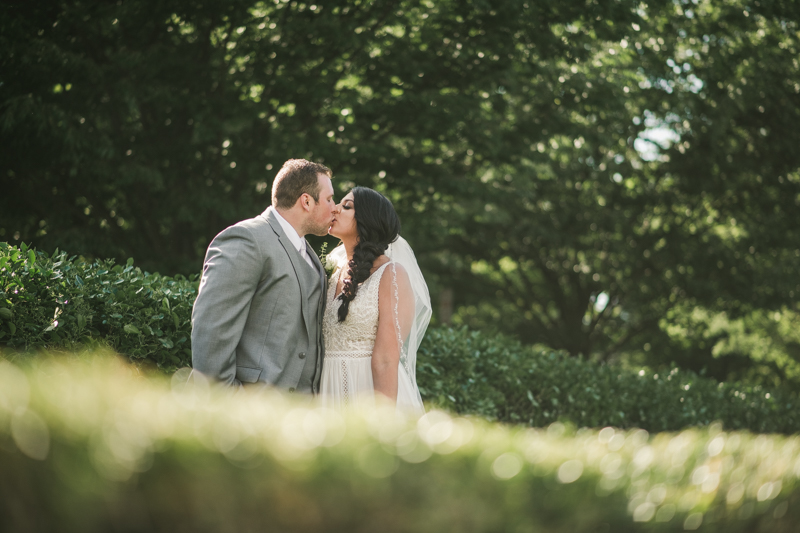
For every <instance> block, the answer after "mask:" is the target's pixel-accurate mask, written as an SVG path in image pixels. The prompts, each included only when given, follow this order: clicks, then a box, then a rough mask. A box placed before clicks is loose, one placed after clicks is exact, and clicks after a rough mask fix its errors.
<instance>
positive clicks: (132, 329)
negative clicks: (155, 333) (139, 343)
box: [122, 324, 141, 335]
mask: <svg viewBox="0 0 800 533" xmlns="http://www.w3.org/2000/svg"><path fill="white" fill-rule="evenodd" d="M122 329H124V330H125V333H129V334H131V335H139V334H140V333H141V332H140V331H139V328H137V327H136V326H134V325H133V324H125V327H124V328H122Z"/></svg>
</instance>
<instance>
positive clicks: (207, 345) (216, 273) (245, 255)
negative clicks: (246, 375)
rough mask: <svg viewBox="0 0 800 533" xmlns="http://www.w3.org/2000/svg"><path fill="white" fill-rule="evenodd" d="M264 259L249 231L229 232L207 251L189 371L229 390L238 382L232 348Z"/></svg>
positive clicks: (238, 228)
mask: <svg viewBox="0 0 800 533" xmlns="http://www.w3.org/2000/svg"><path fill="white" fill-rule="evenodd" d="M263 269H264V259H263V257H262V254H261V253H260V251H259V248H258V244H257V242H256V240H255V238H254V237H253V235H252V234H251V233H250V231H249V230H248V229H247V228H243V227H241V226H232V227H230V228H228V229H226V230H224V231H223V232H222V233H220V234H219V235H217V236H216V237H215V238H214V240H213V241H211V244H210V245H209V247H208V251H207V252H206V258H205V262H204V263H203V276H202V278H201V279H200V288H199V290H198V293H197V299H196V300H195V303H194V308H193V310H192V366H193V367H194V369H195V370H197V371H199V372H201V373H203V374H205V375H206V376H208V377H210V378H212V379H216V380H219V381H221V382H223V383H226V384H228V385H236V386H239V385H241V383H240V382H239V381H238V380H237V379H236V347H237V345H238V344H239V340H240V339H241V337H242V332H243V331H244V327H245V324H246V323H247V317H248V314H249V312H250V305H251V303H252V300H253V295H254V294H255V292H256V288H257V286H258V283H259V282H260V280H261V276H262V271H263Z"/></svg>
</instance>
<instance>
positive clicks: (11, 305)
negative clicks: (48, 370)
mask: <svg viewBox="0 0 800 533" xmlns="http://www.w3.org/2000/svg"><path fill="white" fill-rule="evenodd" d="M196 278H197V276H193V277H192V278H190V279H186V278H184V277H183V276H176V277H174V278H169V277H165V276H160V275H158V274H150V273H148V272H142V270H140V269H139V268H136V267H134V266H133V260H132V259H129V260H128V262H127V264H126V265H124V266H123V265H115V264H114V261H113V260H108V259H107V260H103V261H95V262H91V263H90V262H86V261H81V260H76V258H75V257H68V256H67V253H66V252H59V251H56V252H55V253H54V254H53V255H52V257H51V256H48V255H47V254H46V253H44V252H41V251H37V250H33V249H28V248H27V247H26V246H25V244H22V245H21V246H20V247H19V248H17V247H12V246H9V245H8V244H6V243H0V343H3V344H6V345H7V346H9V347H13V348H18V349H27V350H30V349H33V348H67V349H72V348H77V347H79V346H80V345H81V344H85V343H92V342H100V343H103V344H107V345H109V346H110V347H112V348H114V349H115V350H116V351H118V352H120V353H123V354H125V355H127V356H128V357H130V358H131V359H133V360H139V361H144V360H149V361H151V362H154V363H156V364H157V365H158V366H159V367H160V368H163V369H164V370H166V371H174V370H175V369H177V368H179V367H181V366H186V365H189V364H191V360H192V355H191V348H190V341H191V314H192V305H193V304H194V299H195V298H196V297H197V284H198V282H197V281H196ZM3 309H5V311H4V310H3Z"/></svg>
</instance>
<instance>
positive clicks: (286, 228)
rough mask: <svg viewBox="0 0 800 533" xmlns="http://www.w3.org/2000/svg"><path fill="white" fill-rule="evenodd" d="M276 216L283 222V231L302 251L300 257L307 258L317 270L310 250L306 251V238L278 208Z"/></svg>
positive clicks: (295, 246) (293, 244)
mask: <svg viewBox="0 0 800 533" xmlns="http://www.w3.org/2000/svg"><path fill="white" fill-rule="evenodd" d="M275 216H276V217H277V218H278V222H280V223H281V227H282V228H283V232H284V233H285V234H286V236H287V237H289V241H290V242H291V243H292V246H294V249H295V250H297V251H298V252H299V253H300V257H302V258H303V259H305V260H306V263H308V264H309V265H310V266H311V268H313V269H314V271H316V270H317V267H316V266H314V261H312V259H311V258H310V257H309V256H308V252H307V251H306V240H305V239H304V238H303V237H301V236H300V234H299V233H297V231H296V230H295V229H294V226H292V225H291V224H289V222H288V221H287V220H286V219H285V218H283V217H282V216H281V214H280V213H279V212H278V210H277V209H275Z"/></svg>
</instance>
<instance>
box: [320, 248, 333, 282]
mask: <svg viewBox="0 0 800 533" xmlns="http://www.w3.org/2000/svg"><path fill="white" fill-rule="evenodd" d="M319 261H320V263H322V268H324V269H325V275H326V276H327V277H328V278H330V277H331V274H333V272H334V271H335V270H336V266H337V265H336V261H334V258H333V257H331V254H329V253H328V243H327V242H323V243H322V248H320V250H319Z"/></svg>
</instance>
